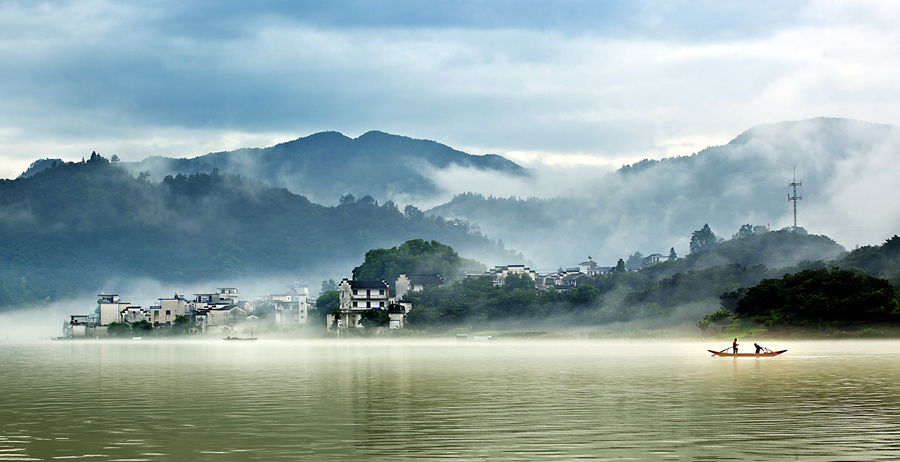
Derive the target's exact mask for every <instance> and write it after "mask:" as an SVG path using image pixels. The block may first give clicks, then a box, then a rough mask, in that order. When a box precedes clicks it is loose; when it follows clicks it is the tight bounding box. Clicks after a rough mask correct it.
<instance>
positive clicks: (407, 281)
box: [394, 274, 444, 299]
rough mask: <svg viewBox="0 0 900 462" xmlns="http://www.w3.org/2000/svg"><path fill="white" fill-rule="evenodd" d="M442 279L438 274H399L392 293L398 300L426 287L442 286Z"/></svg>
mask: <svg viewBox="0 0 900 462" xmlns="http://www.w3.org/2000/svg"><path fill="white" fill-rule="evenodd" d="M442 285H444V278H443V277H441V275H440V274H410V275H408V276H407V275H406V274H401V275H400V277H398V278H397V282H396V283H395V284H394V291H395V292H396V297H397V298H398V299H400V298H403V296H404V295H406V294H407V293H408V292H411V291H417V290H423V289H424V288H425V287H426V286H442Z"/></svg>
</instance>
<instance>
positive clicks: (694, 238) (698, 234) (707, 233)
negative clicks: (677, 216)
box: [691, 224, 718, 253]
mask: <svg viewBox="0 0 900 462" xmlns="http://www.w3.org/2000/svg"><path fill="white" fill-rule="evenodd" d="M717 243H718V241H717V240H716V235H715V234H713V232H712V230H711V229H709V224H705V225H703V228H700V229H699V230H697V231H694V232H693V234H691V253H695V252H699V251H701V250H706V249H712V248H714V247H715V246H716V244H717Z"/></svg>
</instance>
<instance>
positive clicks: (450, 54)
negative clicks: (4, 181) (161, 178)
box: [0, 0, 900, 178]
mask: <svg viewBox="0 0 900 462" xmlns="http://www.w3.org/2000/svg"><path fill="white" fill-rule="evenodd" d="M898 23H900V3H896V2H889V1H853V2H832V1H815V2H807V1H766V0H761V1H760V0H754V1H742V0H737V1H727V2H721V1H715V2H714V1H702V0H701V1H649V2H648V1H602V2H601V1H581V0H570V1H565V0H563V1H553V2H546V1H528V0H522V1H507V0H492V1H449V0H448V1H424V0H407V1H391V0H385V1H379V2H374V1H364V0H359V1H327V2H326V1H255V2H247V1H230V0H222V1H215V2H205V1H193V2H184V1H180V0H179V1H175V0H153V1H145V2H124V1H123V2H119V1H109V0H74V1H55V0H48V1H40V2H38V1H5V0H0V63H2V66H0V178H15V177H16V176H18V175H19V174H20V173H21V172H23V171H24V170H25V169H26V168H27V167H28V165H29V164H30V163H31V162H33V161H34V160H37V159H41V158H61V159H63V160H67V161H74V160H80V159H81V158H82V157H85V156H90V153H91V152H92V151H97V152H99V153H100V154H101V155H104V156H106V157H110V156H112V155H116V156H118V157H119V158H120V159H122V160H125V161H138V160H142V159H144V158H146V157H149V156H154V155H160V156H167V157H196V156H198V155H202V154H205V153H208V152H216V151H223V150H232V149H237V148H241V147H266V146H271V145H274V144H277V143H280V142H284V141H288V140H292V139H296V138H299V137H302V136H307V135H309V134H312V133H316V132H320V131H325V130H335V131H339V132H341V133H344V134H345V135H348V136H351V137H356V136H359V135H361V134H363V133H365V132H367V131H369V130H381V131H384V132H388V133H393V134H398V135H404V136H410V137H413V138H422V139H430V140H435V141H438V142H441V143H444V144H447V145H449V146H451V147H453V148H456V149H460V150H463V151H466V152H469V153H471V154H485V153H496V154H500V155H503V156H506V157H507V158H509V159H511V160H514V161H516V162H519V163H521V164H523V165H526V166H529V167H538V168H539V167H542V166H546V167H555V168H562V169H566V168H580V167H582V166H586V165H590V166H605V167H609V168H615V167H618V166H620V165H622V164H625V163H630V162H634V161H636V160H640V159H643V158H662V157H669V156H676V155H690V154H692V153H694V152H697V151H699V150H700V149H702V148H704V147H707V146H711V145H720V144H724V143H727V142H728V141H729V140H731V139H732V138H734V137H735V136H737V135H738V134H739V133H741V132H743V131H744V130H746V129H748V128H750V127H751V126H754V125H757V124H763V123H773V122H779V121H784V120H800V119H807V118H813V117H823V116H824V117H846V118H853V119H859V120H864V121H869V122H876V123H885V124H897V125H900V111H898V110H897V107H900V92H898V91H897V90H898V86H900V43H898V42H900V28H898V27H896V24H898Z"/></svg>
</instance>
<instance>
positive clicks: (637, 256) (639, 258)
mask: <svg viewBox="0 0 900 462" xmlns="http://www.w3.org/2000/svg"><path fill="white" fill-rule="evenodd" d="M642 266H644V255H643V254H641V252H640V251H638V252H635V253H633V254H631V255H630V256H629V257H628V260H626V261H625V268H627V269H628V271H637V270H639V269H641V267H642Z"/></svg>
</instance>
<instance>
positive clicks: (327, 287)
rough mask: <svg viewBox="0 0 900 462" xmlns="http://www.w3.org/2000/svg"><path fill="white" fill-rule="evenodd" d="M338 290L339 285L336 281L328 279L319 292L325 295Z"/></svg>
mask: <svg viewBox="0 0 900 462" xmlns="http://www.w3.org/2000/svg"><path fill="white" fill-rule="evenodd" d="M334 290H338V284H337V282H335V280H334V279H328V280H324V281H322V289H321V290H320V291H319V293H320V294H324V293H325V292H330V291H334Z"/></svg>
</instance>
